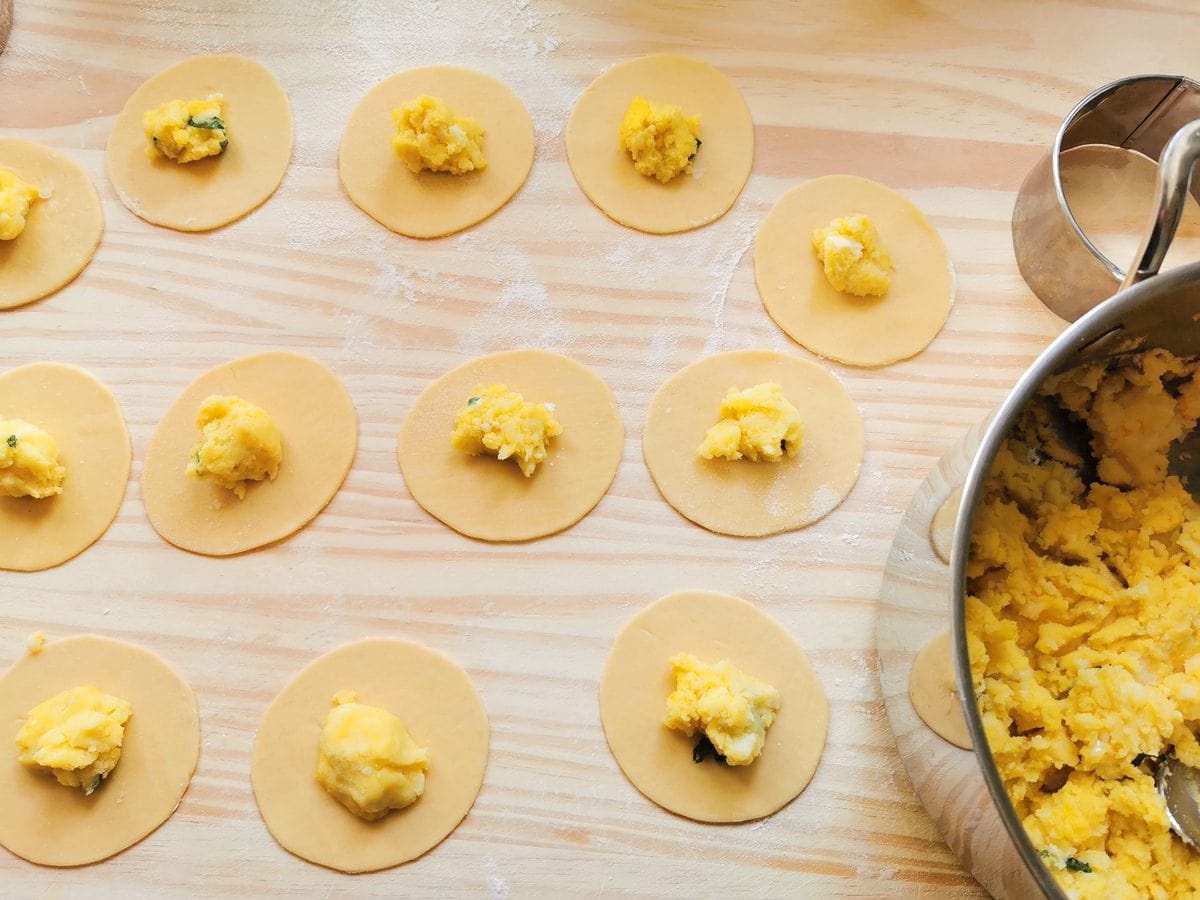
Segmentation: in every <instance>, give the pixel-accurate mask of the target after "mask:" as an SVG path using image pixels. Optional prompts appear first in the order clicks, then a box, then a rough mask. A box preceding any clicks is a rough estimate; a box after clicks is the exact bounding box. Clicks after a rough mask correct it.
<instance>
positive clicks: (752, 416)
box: [696, 381, 804, 462]
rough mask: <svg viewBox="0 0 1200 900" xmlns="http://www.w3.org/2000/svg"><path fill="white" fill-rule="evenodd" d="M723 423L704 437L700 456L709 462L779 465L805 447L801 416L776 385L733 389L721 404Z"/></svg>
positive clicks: (699, 448) (767, 384)
mask: <svg viewBox="0 0 1200 900" xmlns="http://www.w3.org/2000/svg"><path fill="white" fill-rule="evenodd" d="M720 416H721V421H720V422H718V423H717V424H716V425H714V426H713V427H712V428H710V429H708V431H707V432H706V433H705V435H704V441H703V443H701V444H700V446H699V447H698V448H697V449H696V454H697V455H698V456H702V457H704V458H705V459H716V458H717V457H723V458H725V459H730V460H734V459H741V458H742V457H745V458H747V459H749V460H751V461H753V462H758V461H759V460H766V461H767V462H779V461H780V460H781V459H783V456H784V454H785V453H786V454H787V455H788V456H795V455H796V454H797V453H799V452H800V448H801V447H802V446H803V445H804V433H803V431H802V430H801V427H800V413H799V411H798V410H797V409H796V407H794V406H792V404H791V403H789V402H788V399H787V398H786V397H784V396H783V388H781V387H780V386H779V385H777V384H774V383H773V382H769V381H768V382H764V383H763V384H756V385H755V386H754V387H751V388H746V390H744V391H739V390H738V389H737V388H733V387H731V388H730V389H729V390H728V392H726V394H725V399H724V400H722V401H721V409H720Z"/></svg>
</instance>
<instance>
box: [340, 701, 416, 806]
mask: <svg viewBox="0 0 1200 900" xmlns="http://www.w3.org/2000/svg"><path fill="white" fill-rule="evenodd" d="M333 703H334V707H333V709H331V710H330V711H329V715H328V716H327V717H326V719H325V726H324V727H323V728H322V729H321V746H320V755H319V757H318V759H317V782H318V783H319V784H320V785H321V787H323V788H325V790H326V791H328V792H329V794H330V795H331V796H332V797H333V798H334V799H336V800H337V801H338V802H340V803H341V804H342V805H343V806H345V807H346V809H348V810H350V812H352V813H354V814H355V815H356V816H358V817H359V818H361V819H366V820H367V821H374V820H375V819H382V818H383V817H384V816H386V815H387V814H388V813H389V812H391V811H392V810H393V809H403V808H404V807H406V806H408V805H410V804H412V803H415V802H416V800H417V798H418V797H420V796H421V795H422V794H423V793H425V772H426V770H427V769H428V768H429V754H428V753H427V752H426V750H425V749H424V748H423V747H418V746H417V743H416V741H414V740H413V739H412V736H411V735H410V734H409V733H408V729H407V728H405V727H404V723H403V722H401V721H400V719H398V718H397V717H396V716H394V715H393V714H392V713H390V712H388V711H387V710H386V709H380V708H379V707H377V706H366V705H364V704H362V703H359V702H358V696H357V695H356V694H355V693H354V692H353V691H340V692H339V693H338V694H337V695H336V696H335V697H334V698H333Z"/></svg>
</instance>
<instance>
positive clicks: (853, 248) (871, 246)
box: [812, 214, 893, 297]
mask: <svg viewBox="0 0 1200 900" xmlns="http://www.w3.org/2000/svg"><path fill="white" fill-rule="evenodd" d="M812 245H813V250H815V251H816V253H817V259H819V260H820V261H821V262H822V263H823V264H824V266H825V277H826V278H827V279H828V280H829V283H830V284H831V285H832V286H833V289H834V290H835V291H841V292H842V293H843V294H854V295H855V296H858V297H882V296H883V295H884V294H886V293H887V292H888V288H889V287H891V284H892V268H893V267H892V257H891V255H890V254H889V253H888V252H887V249H886V248H884V246H883V245H882V244H881V243H880V242H879V232H878V231H876V229H875V223H874V222H872V221H871V220H870V218H868V217H867V216H864V215H861V214H860V215H854V216H846V217H845V218H841V219H834V220H833V221H832V222H830V223H829V224H828V225H826V226H825V227H824V228H817V229H815V230H814V231H813V233H812Z"/></svg>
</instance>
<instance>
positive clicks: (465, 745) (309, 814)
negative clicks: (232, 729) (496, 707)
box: [250, 638, 490, 872]
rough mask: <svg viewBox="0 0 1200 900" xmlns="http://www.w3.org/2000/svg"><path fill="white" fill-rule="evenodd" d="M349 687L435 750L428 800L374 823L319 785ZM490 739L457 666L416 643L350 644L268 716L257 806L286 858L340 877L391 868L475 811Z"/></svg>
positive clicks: (255, 775)
mask: <svg viewBox="0 0 1200 900" xmlns="http://www.w3.org/2000/svg"><path fill="white" fill-rule="evenodd" d="M341 690H352V691H355V692H357V693H358V697H359V700H360V702H362V703H366V704H368V705H370V706H380V707H382V708H384V709H386V710H388V711H389V712H392V713H394V714H395V715H397V716H399V717H400V719H401V721H403V722H404V724H405V725H406V726H407V727H408V730H409V732H410V733H411V734H412V736H413V739H414V740H415V741H416V742H417V744H418V745H420V746H422V747H424V748H426V749H427V750H428V751H429V772H428V774H427V776H426V782H425V793H424V794H423V795H422V796H421V797H420V798H419V799H418V800H417V801H416V802H415V803H413V804H412V805H411V806H408V807H405V808H404V809H400V810H393V811H392V812H391V813H389V814H388V815H387V816H385V817H384V818H382V819H379V820H377V821H375V822H365V821H363V820H362V819H360V818H358V816H356V815H354V814H353V813H351V812H350V811H349V810H347V809H346V808H345V807H344V806H342V804H341V803H339V802H338V801H337V800H335V799H334V798H333V797H331V796H330V795H329V794H328V793H326V791H325V789H324V788H322V787H321V786H320V785H319V784H318V783H317V779H316V771H317V756H318V753H319V745H320V739H321V727H322V726H323V725H324V722H325V717H326V716H327V715H328V713H329V709H330V700H331V698H332V697H333V695H334V694H335V693H337V692H338V691H341ZM489 739H490V726H489V725H488V718H487V710H485V709H484V707H483V701H482V700H480V698H479V694H478V693H477V692H476V691H475V688H474V687H473V686H472V684H471V680H470V678H469V677H468V676H467V673H466V672H464V671H463V670H462V669H461V668H459V667H458V665H457V664H456V663H454V662H452V661H451V660H450V659H447V658H446V657H445V656H443V655H442V654H440V653H437V652H435V651H433V650H430V649H428V648H426V647H422V646H421V645H420V644H414V643H412V642H410V641H399V640H390V639H382V638H378V639H372V640H365V641H359V642H358V643H354V644H347V645H346V646H344V647H340V648H338V649H337V650H334V651H332V652H331V653H327V654H326V655H325V656H322V657H321V658H319V659H317V660H316V661H315V662H313V663H312V664H310V665H309V666H308V668H306V669H304V671H302V672H301V673H300V674H299V675H297V676H296V677H295V679H293V680H292V682H291V684H289V685H288V686H287V687H286V688H284V689H283V692H282V693H281V694H280V695H279V696H278V697H276V698H275V701H274V702H273V703H272V704H271V706H270V708H269V709H268V710H267V714H266V716H265V717H264V718H263V721H262V725H260V726H259V729H258V735H257V736H256V737H255V739H254V758H253V762H252V763H251V769H250V775H251V779H252V781H253V784H254V799H255V800H256V801H257V802H258V809H259V812H260V813H261V814H262V817H263V821H264V822H266V824H267V828H268V829H270V832H271V834H272V835H273V836H274V838H275V840H277V841H278V842H279V844H280V846H282V847H283V848H284V849H285V850H287V851H288V852H290V853H294V854H295V855H296V856H300V857H303V858H304V859H307V860H309V861H310V862H314V863H317V864H318V865H322V866H327V867H329V868H331V869H338V870H339V871H342V872H372V871H375V870H377V869H386V868H388V867H390V866H395V865H399V864H400V863H403V862H408V861H409V860H411V859H416V858H417V857H418V856H420V855H421V854H423V853H425V852H427V851H428V850H430V849H431V848H433V847H434V846H436V845H437V844H440V843H441V842H442V841H443V840H444V839H445V838H446V837H447V836H449V834H450V832H452V831H453V830H454V829H455V828H457V827H458V824H459V823H460V822H461V821H462V820H463V819H464V818H465V817H466V815H467V813H468V812H470V810H471V806H472V805H474V803H475V797H476V796H477V795H478V794H479V788H480V787H481V786H482V785H483V776H484V772H485V771H486V769H487V758H488V741H489Z"/></svg>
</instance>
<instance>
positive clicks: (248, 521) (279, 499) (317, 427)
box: [141, 350, 358, 556]
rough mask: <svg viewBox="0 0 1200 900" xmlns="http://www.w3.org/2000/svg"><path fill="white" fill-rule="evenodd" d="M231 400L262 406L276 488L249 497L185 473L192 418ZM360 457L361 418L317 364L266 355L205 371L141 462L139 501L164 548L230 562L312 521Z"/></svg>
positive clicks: (255, 487)
mask: <svg viewBox="0 0 1200 900" xmlns="http://www.w3.org/2000/svg"><path fill="white" fill-rule="evenodd" d="M214 394H216V395H234V396H239V397H241V398H242V399H244V400H247V401H249V402H250V403H252V404H254V405H255V406H259V407H261V408H262V409H264V410H265V411H266V413H267V415H269V416H270V417H271V420H272V422H274V423H275V426H276V428H278V429H279V432H280V435H281V436H282V438H283V459H282V461H281V462H280V464H279V474H278V475H277V476H276V478H275V480H274V481H270V480H264V481H259V482H252V483H249V484H248V485H247V486H246V496H245V497H244V498H242V499H240V500H239V499H238V498H237V496H236V495H234V494H233V492H231V491H227V490H226V489H224V488H222V487H220V486H218V485H216V484H213V483H210V482H209V481H208V480H206V479H202V478H194V477H192V476H189V475H188V474H187V464H188V459H189V457H190V456H191V454H192V450H193V448H194V447H195V446H196V443H197V441H198V440H199V439H200V430H199V428H197V426H196V413H197V411H198V410H199V409H200V405H201V404H202V403H203V402H204V400H205V399H206V398H207V397H209V396H211V395H214ZM357 450H358V415H357V413H356V412H355V409H354V403H353V401H352V400H351V398H350V395H349V393H347V391H346V388H345V387H344V386H343V385H342V383H341V381H339V380H338V377H337V375H335V374H334V373H333V371H332V370H330V369H329V368H328V367H327V366H326V365H325V364H324V363H321V362H318V361H317V360H315V359H311V358H309V357H307V356H303V355H301V354H299V353H293V352H291V351H287V350H269V351H266V352H264V353H256V354H254V355H252V356H245V357H242V358H241V359H236V360H233V361H232V362H227V363H224V364H222V365H219V366H217V367H215V368H213V369H210V370H209V371H207V372H205V373H204V374H203V375H201V376H200V377H199V378H197V379H196V380H195V381H193V382H192V383H191V384H189V385H188V386H187V387H186V388H185V389H184V390H183V392H182V393H181V394H180V395H179V396H178V397H177V398H176V399H175V401H174V402H173V403H172V404H171V406H170V407H169V408H168V409H167V412H166V414H165V415H164V416H163V418H162V420H161V421H160V422H159V423H158V426H157V427H156V428H155V430H154V434H153V436H152V437H151V439H150V444H149V446H148V447H147V449H146V458H145V461H144V462H143V464H142V481H141V485H142V502H143V503H144V505H145V508H146V515H147V516H148V517H149V519H150V524H151V525H152V526H154V530H155V531H157V532H158V533H159V535H160V536H161V537H162V538H163V539H164V540H165V541H167V542H169V543H171V544H174V545H175V546H176V547H180V548H182V549H184V550H189V551H191V552H192V553H200V554H203V555H205V556H232V555H233V554H235V553H242V552H245V551H247V550H254V549H256V548H258V547H264V546H266V545H268V544H273V543H275V542H276V541H281V540H283V539H285V538H287V537H290V536H291V535H292V534H294V533H296V532H297V531H299V530H300V529H301V528H303V527H304V526H305V525H307V524H308V523H309V522H311V521H312V520H313V519H315V518H316V517H317V516H318V515H319V514H320V512H321V510H323V509H324V508H325V507H326V506H327V505H328V504H329V502H330V501H331V500H333V498H334V496H335V495H336V494H337V492H338V490H339V489H340V488H341V486H342V483H343V482H344V481H345V479H346V476H347V474H349V472H350V466H351V465H352V464H353V463H354V457H355V454H356V452H357Z"/></svg>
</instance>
